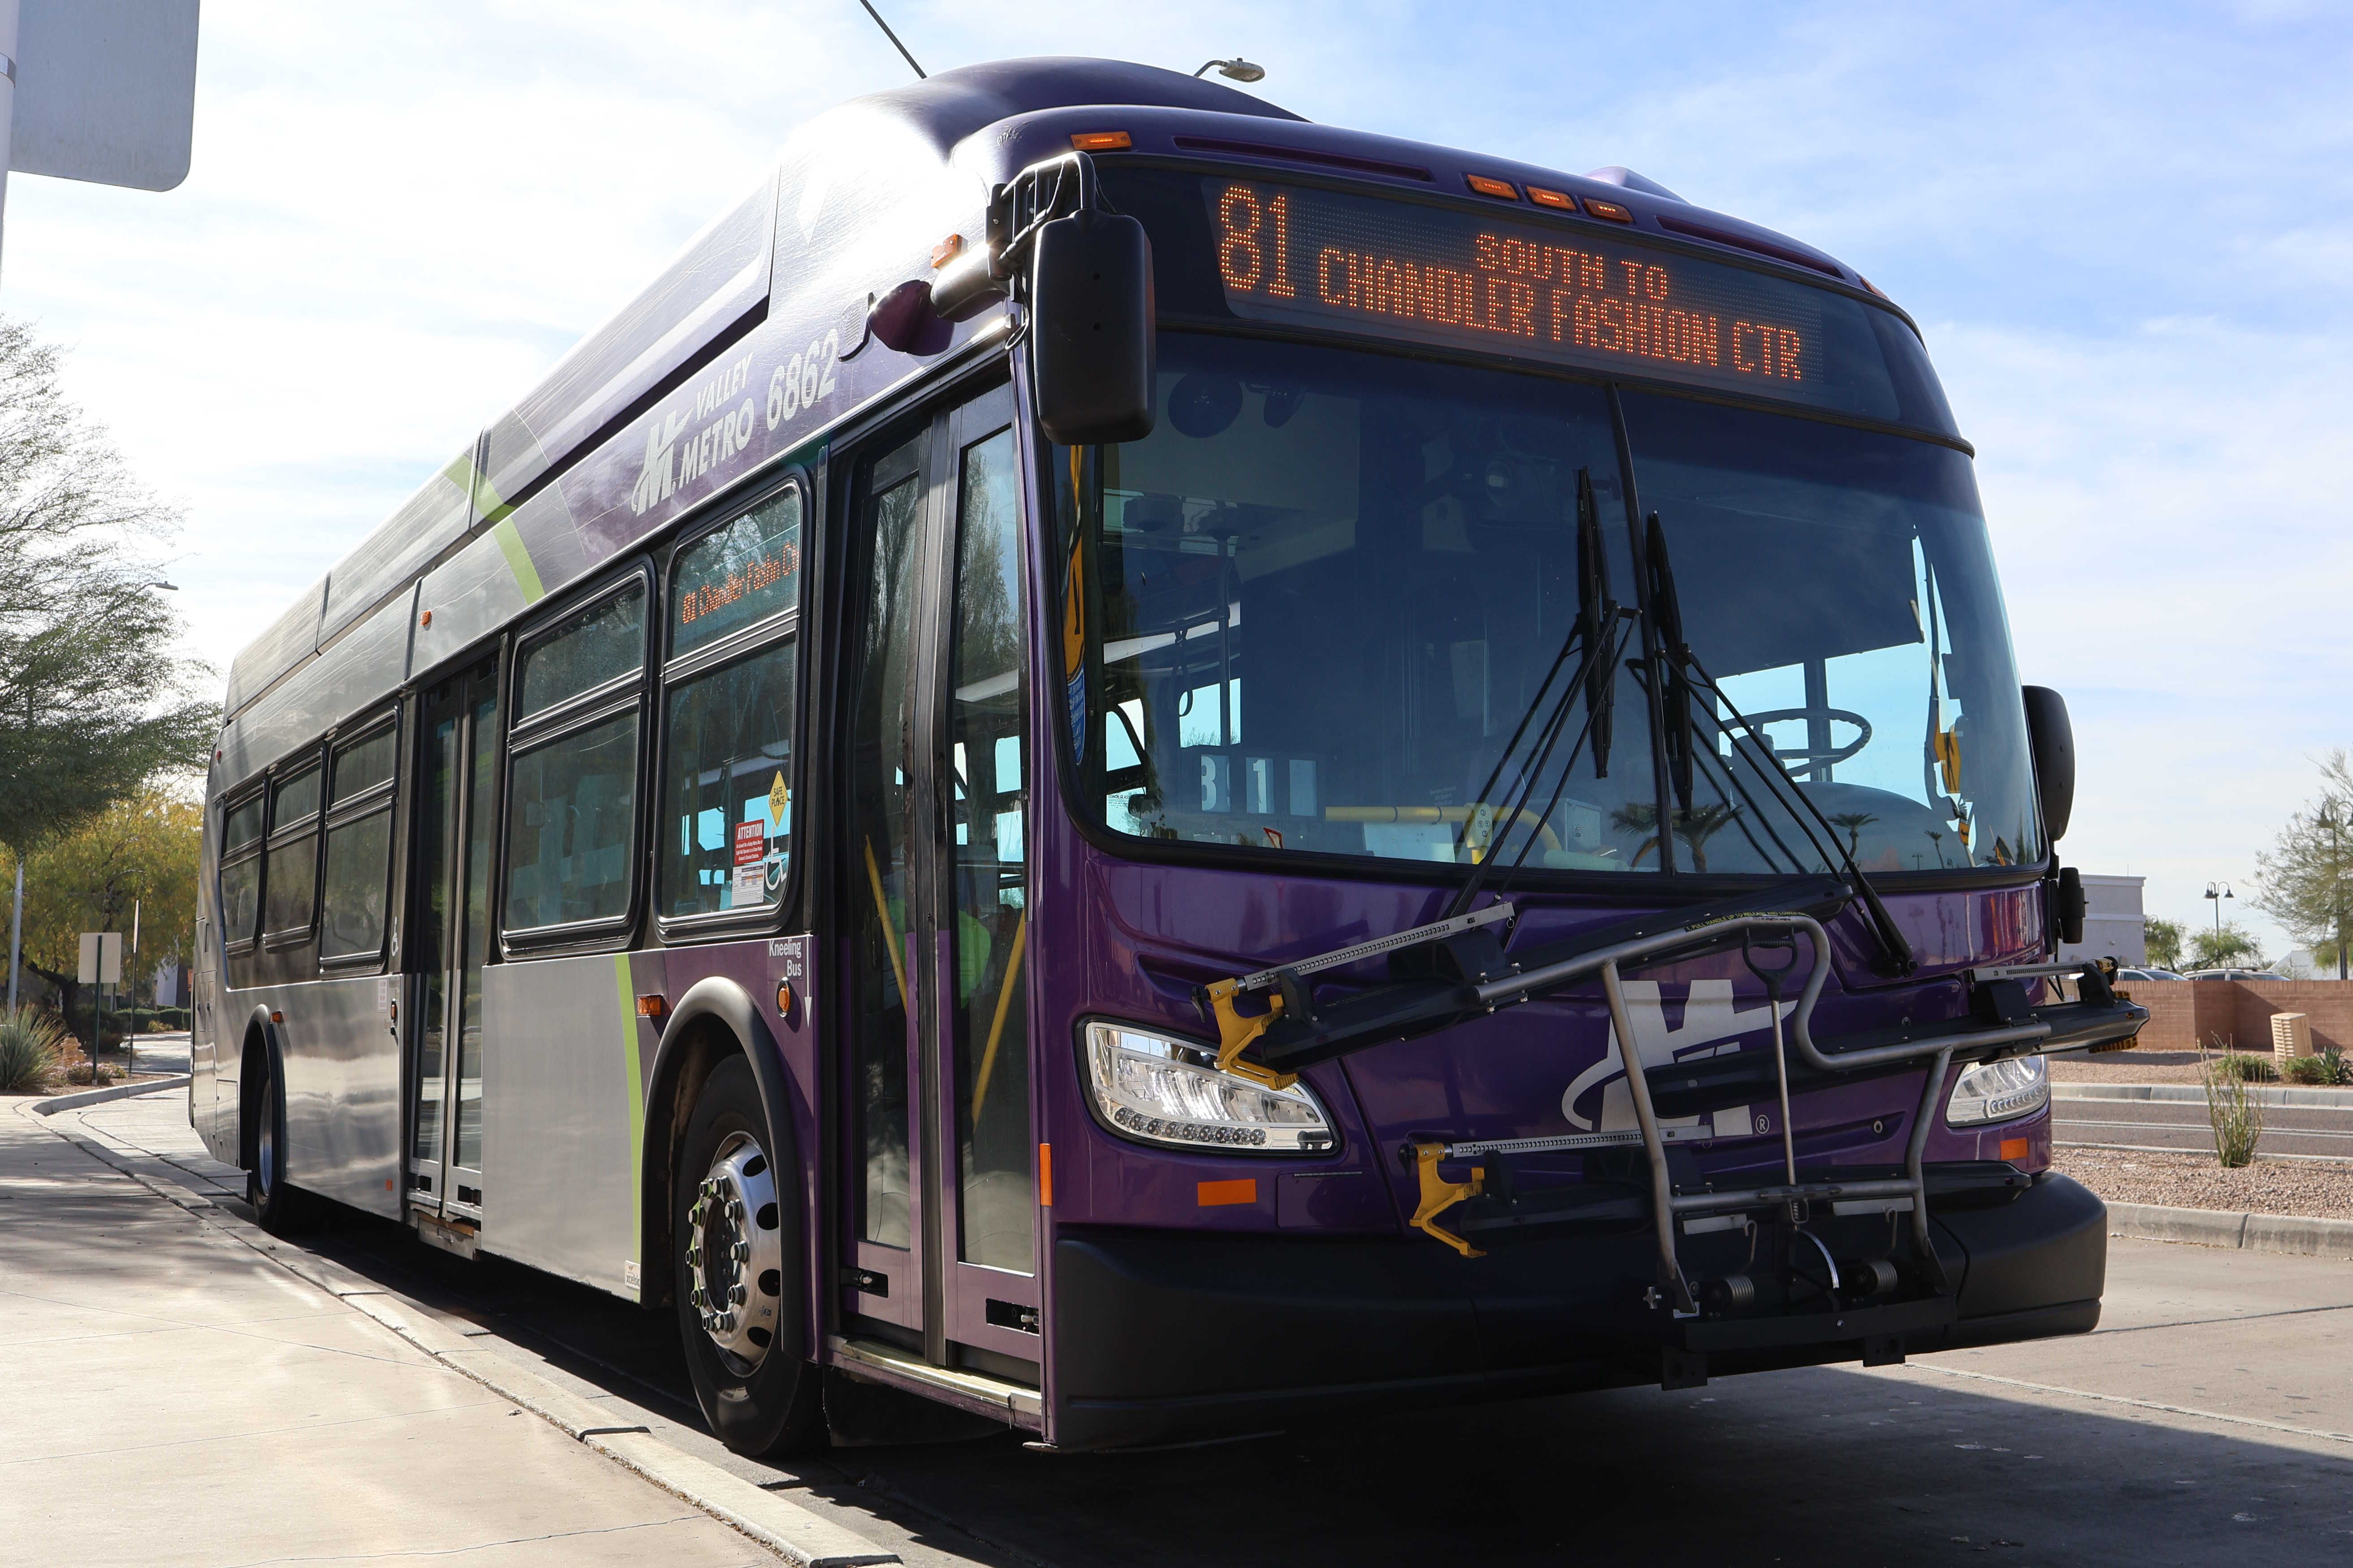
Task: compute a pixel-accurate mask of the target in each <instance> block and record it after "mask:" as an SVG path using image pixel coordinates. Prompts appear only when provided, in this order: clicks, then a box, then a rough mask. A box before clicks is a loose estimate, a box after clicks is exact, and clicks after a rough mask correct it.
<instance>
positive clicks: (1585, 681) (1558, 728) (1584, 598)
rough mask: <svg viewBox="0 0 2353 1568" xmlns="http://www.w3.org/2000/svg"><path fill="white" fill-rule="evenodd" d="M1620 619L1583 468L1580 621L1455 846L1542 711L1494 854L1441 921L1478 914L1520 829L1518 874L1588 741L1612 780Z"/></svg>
mask: <svg viewBox="0 0 2353 1568" xmlns="http://www.w3.org/2000/svg"><path fill="white" fill-rule="evenodd" d="M1619 620H1620V610H1619V607H1618V605H1617V602H1616V601H1615V600H1613V599H1611V598H1610V596H1609V553H1608V552H1607V551H1606V550H1605V549H1604V548H1603V545H1602V542H1601V525H1600V516H1599V510H1598V509H1597V508H1596V506H1595V504H1594V498H1593V470H1591V469H1590V468H1579V469H1577V619H1576V621H1575V622H1574V623H1573V624H1572V625H1571V626H1570V627H1569V631H1568V636H1567V637H1565V638H1563V639H1562V641H1561V645H1560V651H1559V652H1558V653H1557V654H1555V655H1554V656H1553V661H1552V668H1549V669H1547V670H1546V671H1545V678H1544V679H1543V680H1541V681H1539V682H1538V683H1537V684H1536V689H1535V694H1534V695H1532V696H1531V697H1530V698H1529V699H1528V705H1527V707H1526V708H1525V710H1522V712H1521V714H1520V721H1519V723H1518V724H1516V725H1515V726H1514V727H1513V730H1512V738H1511V739H1510V740H1509V741H1506V742H1504V749H1503V752H1501V754H1499V755H1498V756H1497V757H1496V758H1495V765H1494V767H1493V768H1492V769H1490V770H1489V771H1488V773H1487V782H1486V783H1484V784H1481V785H1480V786H1479V794H1478V797H1477V799H1476V800H1475V801H1474V802H1473V803H1472V818H1471V820H1468V821H1466V822H1465V823H1464V824H1463V828H1462V838H1461V841H1458V842H1457V844H1456V845H1455V850H1456V853H1458V854H1459V853H1461V848H1462V846H1463V844H1464V843H1467V842H1468V841H1469V840H1470V837H1471V836H1472V831H1473V823H1475V822H1476V821H1477V818H1478V813H1479V810H1480V808H1481V807H1487V806H1489V805H1490V797H1491V796H1492V795H1493V794H1494V791H1495V785H1496V784H1497V783H1498V782H1500V781H1501V780H1502V778H1503V776H1504V768H1506V767H1507V766H1509V765H1510V764H1511V761H1512V759H1513V758H1514V757H1515V756H1517V755H1519V754H1520V742H1521V740H1522V739H1523V738H1524V737H1525V736H1526V734H1527V732H1528V726H1529V725H1530V724H1531V723H1536V720H1537V715H1538V713H1539V711H1541V712H1542V714H1543V720H1542V722H1540V723H1536V740H1535V742H1534V743H1533V745H1532V748H1531V754H1530V758H1529V761H1528V763H1527V764H1526V766H1525V768H1524V769H1523V770H1522V771H1521V773H1520V776H1519V777H1518V778H1517V779H1516V780H1514V783H1513V785H1512V789H1511V791H1510V792H1509V798H1508V799H1506V800H1505V801H1504V802H1503V803H1502V804H1501V805H1497V806H1493V807H1491V808H1490V810H1489V813H1488V816H1487V827H1486V840H1487V844H1486V847H1488V848H1489V849H1490V850H1491V852H1490V853H1488V854H1485V855H1483V856H1482V858H1480V860H1479V862H1478V864H1477V866H1476V867H1475V868H1473V869H1472V873H1471V875H1470V876H1469V877H1467V878H1465V879H1463V883H1462V886H1461V887H1460V888H1458V889H1455V891H1454V895H1453V897H1451V898H1450V899H1448V900H1446V907H1445V910H1444V911H1443V916H1442V917H1441V918H1449V919H1451V918H1452V917H1453V916H1456V915H1459V914H1461V913H1462V912H1463V911H1464V910H1468V909H1469V908H1470V907H1471V901H1472V900H1473V899H1475V898H1477V897H1478V896H1479V889H1480V888H1481V886H1482V884H1483V883H1484V882H1485V881H1486V879H1487V875H1488V873H1489V872H1490V871H1492V870H1493V868H1494V865H1495V861H1496V859H1497V856H1496V855H1494V854H1493V853H1492V850H1493V849H1495V848H1500V847H1501V846H1502V845H1503V843H1504V840H1505V839H1506V837H1509V835H1510V834H1511V832H1512V830H1513V828H1514V827H1518V828H1520V829H1521V842H1520V852H1519V854H1518V856H1517V857H1516V858H1514V860H1513V862H1512V870H1513V871H1517V870H1518V869H1519V868H1520V866H1521V864H1522V863H1523V862H1525V860H1526V859H1527V855H1528V850H1529V849H1530V848H1531V847H1533V846H1534V845H1535V842H1536V836H1537V832H1538V829H1540V828H1541V827H1542V826H1543V825H1544V824H1545V823H1546V822H1548V821H1550V820H1551V818H1552V814H1553V812H1554V811H1555V810H1556V809H1557V808H1558V807H1559V805H1560V797H1561V795H1562V793H1563V791H1564V790H1565V789H1566V788H1567V783H1568V774H1569V771H1570V770H1571V769H1573V768H1574V767H1576V765H1577V756H1578V754H1579V753H1580V752H1582V751H1583V750H1584V748H1585V745H1586V743H1587V742H1588V741H1590V742H1591V743H1592V746H1593V773H1594V776H1595V777H1596V778H1607V777H1609V737H1610V725H1611V719H1612V716H1613V714H1614V711H1615V703H1616V699H1617V690H1618V685H1617V671H1618V660H1619V656H1620V653H1621V652H1622V651H1623V649H1624V647H1625V641H1626V639H1625V637H1624V635H1623V634H1622V633H1620V634H1618V635H1617V636H1616V637H1614V638H1613V637H1612V636H1611V634H1612V633H1613V632H1614V631H1616V628H1617V626H1618V623H1619ZM1579 647H1581V648H1582V649H1583V657H1582V658H1580V660H1579V662H1578V664H1577V669H1576V670H1575V672H1573V673H1572V674H1571V675H1570V676H1569V678H1568V680H1567V683H1566V684H1565V685H1562V686H1560V687H1559V695H1558V696H1556V697H1554V698H1553V700H1552V701H1551V704H1550V705H1549V706H1546V702H1545V699H1546V694H1547V693H1549V692H1551V691H1553V689H1554V683H1555V682H1556V681H1557V680H1558V679H1560V673H1561V669H1562V668H1563V667H1564V666H1566V665H1567V663H1568V655H1569V650H1570V649H1572V648H1579ZM1605 647H1607V648H1608V656H1607V657H1603V654H1604V649H1605ZM1580 692H1582V693H1583V694H1584V697H1585V724H1584V726H1583V728H1581V729H1580V730H1579V731H1577V739H1576V740H1575V741H1574V742H1571V744H1570V746H1569V749H1568V755H1567V757H1566V758H1564V759H1563V760H1562V762H1561V765H1560V773H1559V777H1558V778H1557V780H1556V782H1555V784H1554V785H1553V792H1552V797H1551V798H1550V799H1549V800H1547V801H1546V803H1545V808H1544V810H1542V811H1541V812H1538V813H1536V814H1535V817H1534V818H1533V819H1531V818H1530V817H1529V816H1528V815H1527V807H1528V803H1529V802H1530V801H1531V800H1532V799H1534V798H1535V790H1536V786H1537V784H1539V783H1541V782H1542V780H1543V778H1544V773H1545V769H1546V766H1547V765H1548V764H1549V763H1551V761H1552V754H1553V752H1554V751H1555V749H1556V748H1557V747H1558V745H1559V743H1560V737H1561V732H1562V731H1564V730H1565V729H1567V721H1568V713H1569V708H1570V705H1571V704H1572V703H1573V702H1574V701H1575V700H1576V699H1577V695H1578V694H1579V693H1580ZM1510 880H1511V878H1510V877H1509V876H1508V875H1506V877H1505V878H1504V884H1506V885H1508V883H1509V882H1510ZM1497 896H1498V897H1501V896H1502V889H1501V887H1499V888H1498V889H1497Z"/></svg>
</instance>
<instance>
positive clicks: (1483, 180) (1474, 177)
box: [1462, 174, 1520, 202]
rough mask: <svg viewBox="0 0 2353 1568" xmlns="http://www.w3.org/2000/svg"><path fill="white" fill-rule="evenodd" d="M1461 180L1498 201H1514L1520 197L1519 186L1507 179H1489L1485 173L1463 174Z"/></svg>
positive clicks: (1483, 194)
mask: <svg viewBox="0 0 2353 1568" xmlns="http://www.w3.org/2000/svg"><path fill="white" fill-rule="evenodd" d="M1462 182H1463V184H1467V185H1469V186H1470V187H1471V188H1472V190H1474V191H1476V192H1478V193H1479V194H1480V195H1482V196H1493V197H1494V198H1495V199H1496V200H1497V201H1499V202H1515V201H1518V200H1519V199H1520V188H1519V186H1517V185H1515V184H1512V182H1511V181H1509V180H1496V179H1491V178H1489V177H1488V176H1487V175H1485V174H1465V175H1463V176H1462Z"/></svg>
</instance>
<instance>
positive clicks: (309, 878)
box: [262, 766, 319, 942]
mask: <svg viewBox="0 0 2353 1568" xmlns="http://www.w3.org/2000/svg"><path fill="white" fill-rule="evenodd" d="M318 820H319V770H318V769H317V768H316V767H315V766H313V767H308V768H305V769H303V770H302V771H301V773H296V774H294V775H293V776H292V777H290V778H286V779H281V780H280V781H279V783H278V784H276V785H275V786H274V787H273V788H272V789H271V791H270V801H269V857H268V858H269V871H268V881H267V889H266V891H265V894H264V897H263V902H264V905H265V908H264V910H263V920H262V929H263V931H265V932H266V933H267V934H268V935H269V938H270V939H271V940H272V941H273V942H274V941H280V940H287V939H292V938H296V937H302V936H307V935H309V934H310V931H311V913H312V910H313V907H314V905H315V903H316V900H317V894H318V890H319V833H318Z"/></svg>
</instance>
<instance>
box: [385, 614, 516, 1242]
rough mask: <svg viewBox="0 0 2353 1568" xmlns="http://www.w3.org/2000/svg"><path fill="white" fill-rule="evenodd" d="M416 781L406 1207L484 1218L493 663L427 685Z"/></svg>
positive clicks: (445, 1216)
mask: <svg viewBox="0 0 2353 1568" xmlns="http://www.w3.org/2000/svg"><path fill="white" fill-rule="evenodd" d="M419 729H420V730H421V731H422V734H423V742H422V744H423V757H422V764H423V765H422V766H421V767H420V768H419V769H418V771H417V776H418V777H419V778H420V779H421V780H422V781H423V784H424V789H423V790H422V792H421V798H420V800H419V802H418V810H417V847H416V856H415V862H414V863H415V864H416V866H417V876H416V877H415V878H413V879H411V884H410V885H411V886H412V887H413V888H414V889H415V890H416V893H415V896H416V907H415V909H414V910H413V911H412V913H411V915H410V917H409V918H410V925H409V930H410V931H412V932H414V933H415V934H414V940H413V941H412V942H410V943H409V954H410V957H409V962H408V964H407V969H408V974H409V978H408V994H409V995H410V996H411V997H412V998H414V1001H413V1005H412V1006H411V1008H410V1015H409V1016H410V1024H409V1048H408V1086H407V1087H408V1110H409V1118H408V1127H409V1133H408V1136H409V1143H408V1205H409V1207H410V1208H411V1209H413V1210H417V1211H419V1212H421V1213H422V1214H424V1215H427V1216H429V1217H433V1218H438V1219H441V1220H445V1221H464V1222H469V1223H472V1224H475V1225H479V1224H480V1220H481V1215H482V960H483V956H484V955H485V954H486V953H487V952H489V950H490V940H491V931H490V878H491V832H492V829H493V825H494V824H495V823H496V821H497V819H498V768H497V747H498V739H499V700H498V662H497V660H496V659H485V660H484V661H482V662H481V663H480V664H479V665H477V666H476V667H474V668H472V669H470V670H467V671H465V672H464V673H463V674H459V675H453V676H451V677H450V678H449V679H447V680H444V681H442V682H440V683H439V684H438V685H436V686H434V687H433V688H431V689H429V690H427V692H426V693H425V699H424V704H423V710H422V713H421V720H420V723H419Z"/></svg>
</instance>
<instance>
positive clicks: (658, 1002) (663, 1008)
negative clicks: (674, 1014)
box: [638, 991, 670, 1022]
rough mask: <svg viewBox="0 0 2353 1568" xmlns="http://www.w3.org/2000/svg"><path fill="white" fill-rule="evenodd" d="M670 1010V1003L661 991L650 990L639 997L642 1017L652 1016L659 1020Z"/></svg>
mask: <svg viewBox="0 0 2353 1568" xmlns="http://www.w3.org/2000/svg"><path fill="white" fill-rule="evenodd" d="M669 1011H670V1004H669V1002H667V1001H665V1000H664V999H663V997H662V994H661V993H660V992H659V991H651V992H648V993H647V994H645V995H643V996H640V997H638V1017H640V1018H652V1019H654V1020H656V1021H657V1022H659V1020H660V1018H661V1016H662V1015H663V1014H664V1013H667V1012H669Z"/></svg>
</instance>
